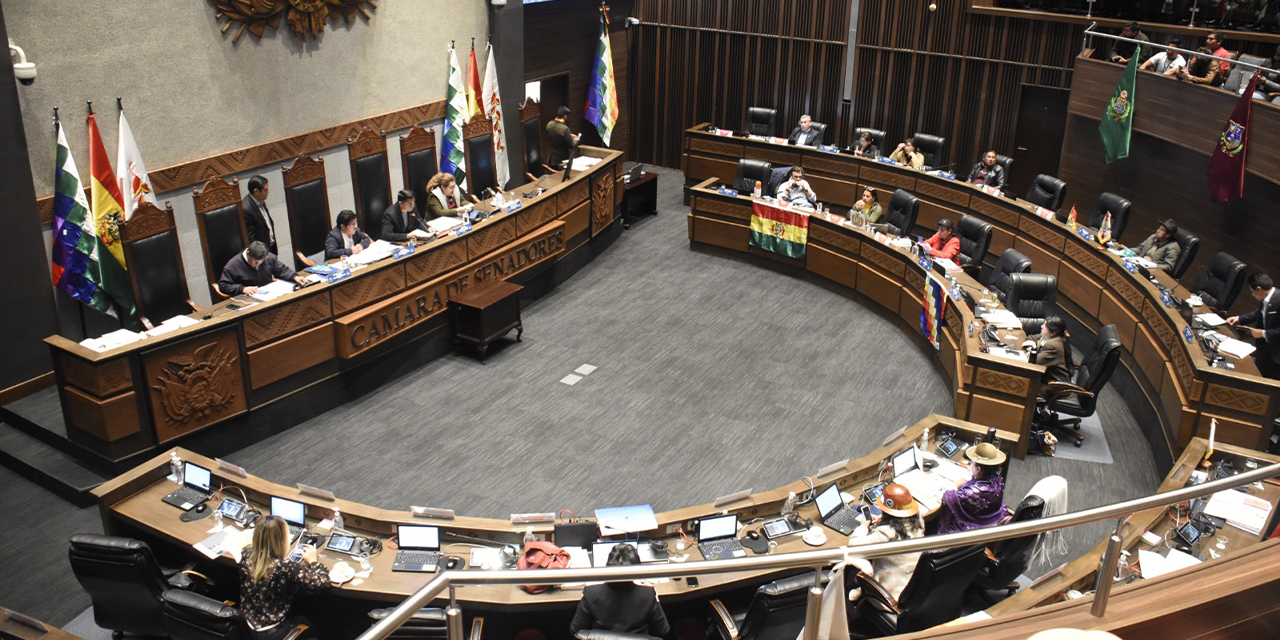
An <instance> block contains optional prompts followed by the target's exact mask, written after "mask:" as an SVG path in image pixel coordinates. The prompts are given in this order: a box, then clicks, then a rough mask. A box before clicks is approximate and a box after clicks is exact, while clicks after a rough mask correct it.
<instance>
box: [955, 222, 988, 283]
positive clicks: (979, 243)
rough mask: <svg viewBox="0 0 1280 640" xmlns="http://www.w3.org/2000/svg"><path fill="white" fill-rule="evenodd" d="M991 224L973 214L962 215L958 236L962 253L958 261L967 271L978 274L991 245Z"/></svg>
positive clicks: (957, 229)
mask: <svg viewBox="0 0 1280 640" xmlns="http://www.w3.org/2000/svg"><path fill="white" fill-rule="evenodd" d="M991 234H992V231H991V225H990V224H988V223H986V222H983V221H982V220H979V219H978V218H975V217H973V216H960V222H957V223H956V236H957V237H959V238H960V255H959V256H957V258H956V261H957V262H958V263H959V264H960V266H961V267H963V268H964V270H965V271H967V272H969V273H971V274H972V275H975V276H976V275H977V272H978V270H979V269H980V268H981V267H982V261H983V259H984V258H986V257H987V249H988V248H990V247H991Z"/></svg>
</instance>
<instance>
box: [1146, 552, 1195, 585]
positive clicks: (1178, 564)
mask: <svg viewBox="0 0 1280 640" xmlns="http://www.w3.org/2000/svg"><path fill="white" fill-rule="evenodd" d="M1197 564H1200V560H1198V559H1197V558H1196V557H1195V556H1193V555H1190V554H1186V553H1183V552H1181V551H1178V550H1177V549H1170V550H1169V555H1168V556H1161V555H1160V554H1158V553H1155V552H1154V551H1147V550H1146V549H1138V566H1140V567H1141V568H1142V577H1143V578H1145V579H1147V580H1150V579H1151V578H1156V577H1159V576H1162V575H1164V574H1166V573H1173V572H1174V571H1177V570H1179V569H1184V568H1186V567H1190V566H1194V565H1197Z"/></svg>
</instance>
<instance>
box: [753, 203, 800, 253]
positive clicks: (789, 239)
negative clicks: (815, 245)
mask: <svg viewBox="0 0 1280 640" xmlns="http://www.w3.org/2000/svg"><path fill="white" fill-rule="evenodd" d="M808 243H809V216H807V215H805V214H803V213H797V212H795V211H793V210H791V209H782V208H780V207H775V206H772V205H768V204H765V203H763V202H756V203H753V204H752V206H751V246H753V247H758V248H761V249H764V250H765V251H772V252H774V253H780V254H782V255H784V256H787V257H789V258H803V257H804V253H805V247H806V246H807V245H808Z"/></svg>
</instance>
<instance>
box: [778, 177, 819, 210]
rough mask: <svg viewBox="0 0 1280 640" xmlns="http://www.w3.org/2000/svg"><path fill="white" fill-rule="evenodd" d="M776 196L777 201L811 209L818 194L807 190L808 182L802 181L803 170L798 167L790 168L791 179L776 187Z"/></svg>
mask: <svg viewBox="0 0 1280 640" xmlns="http://www.w3.org/2000/svg"><path fill="white" fill-rule="evenodd" d="M777 196H778V199H779V200H784V201H786V202H790V203H791V204H794V205H800V206H802V207H813V204H814V203H815V202H817V201H818V194H816V193H814V192H813V189H811V188H809V181H808V180H805V179H804V169H801V168H800V167H792V168H791V177H790V178H788V179H787V181H786V182H783V183H782V184H780V185H778V193H777Z"/></svg>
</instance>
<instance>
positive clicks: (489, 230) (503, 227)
mask: <svg viewBox="0 0 1280 640" xmlns="http://www.w3.org/2000/svg"><path fill="white" fill-rule="evenodd" d="M515 237H516V221H515V220H513V219H511V218H507V219H506V220H503V221H502V222H498V223H495V224H491V225H489V226H488V227H486V228H484V229H481V230H479V231H475V232H472V233H469V234H467V236H466V239H467V258H468V259H469V260H474V259H476V258H478V257H480V256H482V255H484V254H486V253H489V252H490V251H493V250H494V249H497V248H498V247H500V246H502V245H504V244H506V243H508V242H511V241H512V240H514V239H515Z"/></svg>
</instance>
